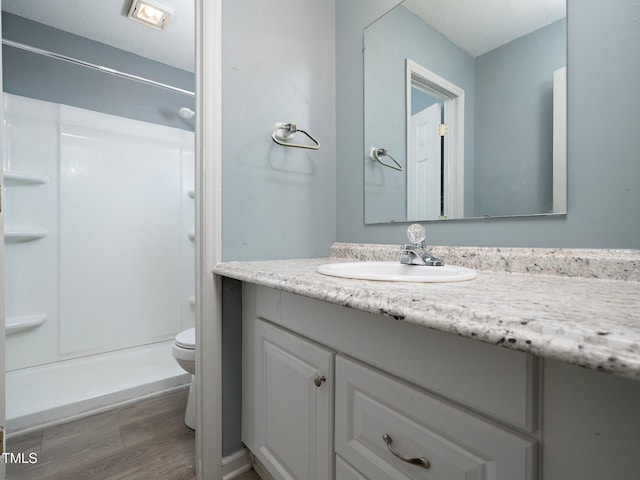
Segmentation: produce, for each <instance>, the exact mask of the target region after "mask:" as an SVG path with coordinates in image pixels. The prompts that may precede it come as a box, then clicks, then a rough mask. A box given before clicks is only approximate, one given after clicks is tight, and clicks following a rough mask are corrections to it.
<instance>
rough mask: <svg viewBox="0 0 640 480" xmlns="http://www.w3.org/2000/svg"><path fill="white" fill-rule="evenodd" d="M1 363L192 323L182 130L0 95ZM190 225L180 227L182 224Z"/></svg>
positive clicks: (168, 334) (121, 343)
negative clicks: (2, 188)
mask: <svg viewBox="0 0 640 480" xmlns="http://www.w3.org/2000/svg"><path fill="white" fill-rule="evenodd" d="M5 118H6V126H5V134H6V137H5V138H6V140H5V152H6V156H5V172H6V171H9V172H15V173H26V174H34V175H39V176H43V177H46V178H47V181H46V183H43V184H35V185H20V184H18V185H14V186H10V187H8V188H7V191H6V225H5V230H29V229H33V228H36V229H40V230H45V231H46V232H47V235H46V236H45V237H44V238H42V239H37V240H33V241H29V242H20V243H13V242H9V243H7V244H6V247H5V255H6V257H5V265H6V266H5V268H6V270H5V277H6V279H7V288H6V314H7V323H12V322H13V321H14V320H15V319H18V318H20V317H24V316H29V315H46V318H47V319H46V321H45V322H44V324H42V325H41V326H39V327H36V328H34V329H31V330H26V331H21V332H16V333H13V334H10V335H8V336H7V346H6V349H7V369H8V370H13V369H17V368H24V367H28V366H33V365H39V364H44V363H50V362H55V361H59V360H63V359H67V358H73V357H77V356H81V355H87V354H93V353H100V352H106V351H112V350H116V349H120V348H127V347H132V346H136V345H143V344H146V343H151V342H156V341H161V340H167V339H170V338H172V337H173V336H174V335H175V334H176V333H177V332H178V331H180V330H181V329H183V328H186V327H189V326H192V325H193V323H194V312H193V309H192V308H191V306H190V305H189V301H188V299H189V297H191V296H193V291H194V285H193V282H194V246H193V242H192V241H191V240H190V239H189V236H188V234H189V231H190V230H192V229H193V219H194V205H193V203H194V200H193V199H192V198H190V197H189V196H188V194H187V191H188V190H190V189H193V170H194V168H193V167H194V164H193V134H192V133H190V132H185V131H181V130H178V129H175V128H170V127H164V126H159V125H154V124H149V123H145V122H140V121H135V120H129V119H124V118H121V117H114V116H111V115H106V114H103V113H97V112H92V111H89V110H82V109H78V108H74V107H68V106H66V105H58V104H54V103H49V102H43V101H40V100H34V99H28V98H24V97H17V96H13V95H8V94H7V95H5ZM189 225H191V227H190V228H189Z"/></svg>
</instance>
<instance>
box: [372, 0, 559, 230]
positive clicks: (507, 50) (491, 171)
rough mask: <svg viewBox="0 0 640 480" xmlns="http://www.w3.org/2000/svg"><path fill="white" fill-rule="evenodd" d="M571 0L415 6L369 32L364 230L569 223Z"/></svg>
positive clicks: (420, 2) (414, 2) (417, 2)
mask: <svg viewBox="0 0 640 480" xmlns="http://www.w3.org/2000/svg"><path fill="white" fill-rule="evenodd" d="M565 65H566V0H546V1H536V0H527V1H519V2H506V1H502V0H492V1H487V0H470V1H467V2H451V1H450V0H405V1H404V2H402V3H401V4H399V5H398V6H396V7H395V8H393V9H392V10H390V11H389V12H387V13H386V14H385V15H383V16H382V17H381V18H379V19H378V20H377V21H375V22H374V23H372V24H371V25H369V26H368V27H367V28H365V30H364V97H365V98H364V127H365V128H364V182H365V185H364V192H365V202H364V203H365V223H366V224H374V223H390V222H412V221H429V220H445V219H463V218H477V217H485V218H488V217H497V216H522V215H548V214H558V213H566V67H565Z"/></svg>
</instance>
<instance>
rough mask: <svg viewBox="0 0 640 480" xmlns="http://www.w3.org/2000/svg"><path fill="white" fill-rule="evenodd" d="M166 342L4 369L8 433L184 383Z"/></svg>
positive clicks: (188, 377)
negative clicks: (11, 369)
mask: <svg viewBox="0 0 640 480" xmlns="http://www.w3.org/2000/svg"><path fill="white" fill-rule="evenodd" d="M172 345H173V340H171V341H167V342H161V343H154V344H151V345H144V346H141V347H135V348H129V349H126V350H118V351H116V352H109V353H104V354H100V355H91V356H88V357H82V358H75V359H72V360H65V361H62V362H56V363H52V364H47V365H41V366H37V367H30V368H24V369H20V370H14V371H11V372H7V374H6V389H7V395H6V398H7V400H6V418H7V421H6V422H7V425H6V426H7V431H8V433H9V434H12V433H17V432H27V431H30V430H36V429H39V428H42V427H44V426H47V425H52V424H55V423H59V422H61V421H67V420H70V419H73V418H76V417H81V416H85V415H88V414H90V413H97V412H99V411H102V410H108V409H110V408H113V406H115V405H119V404H122V403H126V402H127V401H131V400H134V399H138V398H140V397H144V396H150V395H153V394H156V393H160V392H163V391H167V390H171V389H174V388H179V387H180V386H182V385H187V384H188V383H189V382H190V381H191V375H190V374H188V373H187V372H185V371H184V370H183V369H182V368H180V366H179V365H178V364H177V363H176V361H175V359H174V358H173V355H172V350H171V349H172Z"/></svg>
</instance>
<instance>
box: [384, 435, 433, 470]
mask: <svg viewBox="0 0 640 480" xmlns="http://www.w3.org/2000/svg"><path fill="white" fill-rule="evenodd" d="M382 439H383V440H384V443H386V444H387V448H388V449H389V451H390V452H391V453H392V454H393V455H395V456H396V457H398V458H399V459H400V460H402V461H403V462H407V463H410V464H411V465H416V466H418V467H422V468H429V467H430V466H431V464H430V463H429V460H427V459H426V458H423V457H420V458H409V457H405V456H404V455H400V454H399V453H396V452H394V451H393V448H391V442H393V440H392V439H391V437H390V436H389V435H387V434H386V433H384V434H383V435H382Z"/></svg>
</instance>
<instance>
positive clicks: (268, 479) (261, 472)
mask: <svg viewBox="0 0 640 480" xmlns="http://www.w3.org/2000/svg"><path fill="white" fill-rule="evenodd" d="M253 469H254V470H255V472H256V473H257V474H258V476H259V477H260V478H261V479H262V480H274V478H273V476H272V475H271V474H270V473H269V472H268V471H267V469H266V468H264V467H263V466H262V463H260V460H258V459H257V458H254V459H253Z"/></svg>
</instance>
